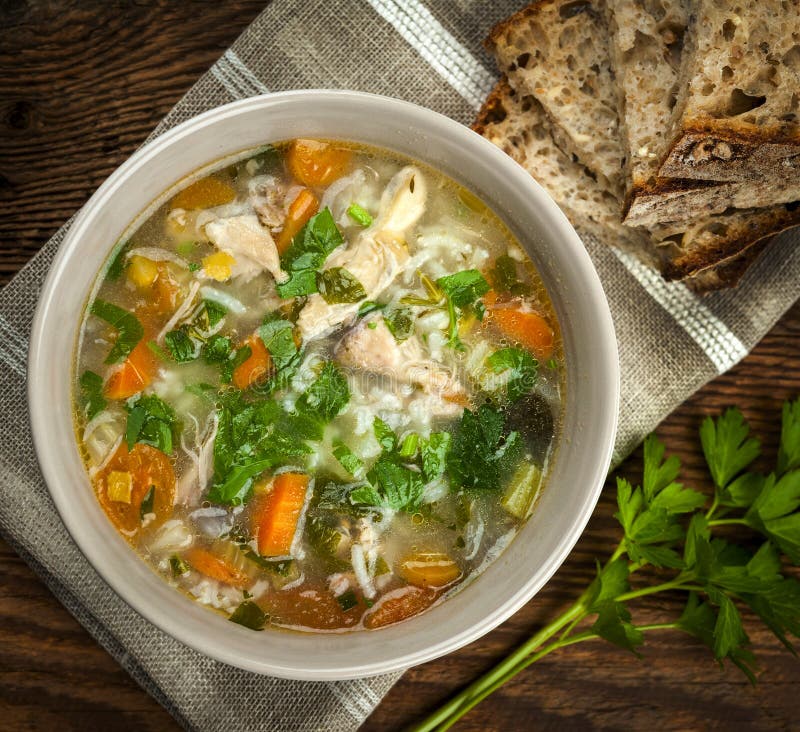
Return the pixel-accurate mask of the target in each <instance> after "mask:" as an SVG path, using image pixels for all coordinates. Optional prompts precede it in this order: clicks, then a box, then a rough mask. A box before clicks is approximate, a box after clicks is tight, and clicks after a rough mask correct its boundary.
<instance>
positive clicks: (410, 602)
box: [364, 585, 436, 629]
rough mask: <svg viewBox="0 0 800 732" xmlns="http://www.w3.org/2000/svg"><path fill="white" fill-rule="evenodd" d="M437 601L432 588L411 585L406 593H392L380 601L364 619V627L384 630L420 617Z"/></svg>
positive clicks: (406, 589)
mask: <svg viewBox="0 0 800 732" xmlns="http://www.w3.org/2000/svg"><path fill="white" fill-rule="evenodd" d="M435 599H436V592H435V591H434V590H432V589H430V588H422V587H414V586H412V585H409V586H407V587H406V588H405V592H402V593H399V592H398V593H397V594H395V593H392V594H391V595H389V596H387V597H386V598H384V599H382V600H380V601H379V602H378V604H377V605H375V608H374V609H373V610H372V611H371V612H370V613H369V614H368V615H367V616H366V617H365V618H364V627H366V628H370V629H373V628H382V627H384V626H385V625H393V624H394V623H399V622H400V621H401V620H405V619H406V618H410V617H413V616H414V615H418V614H419V613H421V612H422V611H423V610H427V609H428V608H429V607H430V606H431V605H433V601H434V600H435Z"/></svg>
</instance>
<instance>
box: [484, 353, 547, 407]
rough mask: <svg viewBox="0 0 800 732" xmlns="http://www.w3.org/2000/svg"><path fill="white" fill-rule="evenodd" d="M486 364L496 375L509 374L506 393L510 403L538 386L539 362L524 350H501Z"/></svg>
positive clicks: (491, 356) (489, 358)
mask: <svg viewBox="0 0 800 732" xmlns="http://www.w3.org/2000/svg"><path fill="white" fill-rule="evenodd" d="M486 363H487V365H488V366H489V368H490V369H491V370H492V371H493V372H494V373H495V374H507V380H506V383H505V392H506V397H507V398H508V400H509V401H512V402H515V401H517V399H519V398H520V397H523V396H525V394H528V393H529V392H530V391H531V389H533V387H534V386H535V385H536V379H537V377H538V374H539V362H538V361H537V360H536V359H535V358H534V357H533V356H531V354H530V353H529V352H528V351H526V350H525V349H523V348H501V349H500V350H499V351H495V352H494V353H493V354H491V355H490V356H489V357H488V358H487V359H486Z"/></svg>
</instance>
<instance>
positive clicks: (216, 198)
mask: <svg viewBox="0 0 800 732" xmlns="http://www.w3.org/2000/svg"><path fill="white" fill-rule="evenodd" d="M234 198H236V191H234V190H233V188H232V187H231V186H229V185H228V184H227V183H223V182H222V181H221V180H218V179H217V178H201V179H200V180H197V181H195V182H194V183H192V184H191V185H189V186H186V188H184V189H183V190H182V191H181V192H180V193H178V194H176V196H175V198H173V199H172V203H171V206H172V208H186V209H196V208H211V207H212V206H222V205H223V204H225V203H230V202H231V201H232V200H233V199H234Z"/></svg>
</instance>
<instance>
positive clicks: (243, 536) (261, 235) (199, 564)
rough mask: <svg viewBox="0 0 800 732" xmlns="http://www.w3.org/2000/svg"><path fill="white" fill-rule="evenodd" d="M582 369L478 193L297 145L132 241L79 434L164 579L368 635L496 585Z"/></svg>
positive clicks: (100, 494)
mask: <svg viewBox="0 0 800 732" xmlns="http://www.w3.org/2000/svg"><path fill="white" fill-rule="evenodd" d="M562 361H563V355H562V350H561V345H560V340H559V333H558V326H557V323H556V320H555V315H554V313H553V310H552V307H551V305H550V302H549V300H548V298H547V294H546V292H545V290H544V287H543V285H542V283H541V281H540V279H539V277H538V275H537V273H536V271H535V269H534V267H533V265H532V263H531V262H530V261H529V259H528V258H527V257H526V256H525V254H524V253H523V251H522V249H521V248H520V246H519V244H518V243H517V242H516V241H515V240H514V238H513V236H512V235H511V234H510V232H509V231H508V230H507V229H506V228H505V226H504V225H503V224H502V223H501V222H500V220H499V219H498V218H497V217H496V216H495V215H494V214H493V213H492V212H491V211H490V210H489V209H488V208H487V207H486V206H485V205H484V204H483V203H482V202H481V201H480V200H478V199H477V198H476V197H475V196H474V195H472V194H471V193H469V192H468V191H466V190H464V189H463V188H461V187H460V186H458V185H457V184H456V183H454V182H453V181H452V180H450V179H449V178H447V177H445V176H444V175H442V174H440V173H438V172H436V171H435V170H432V169H431V168H429V167H427V166H424V165H421V164H419V163H416V162H414V161H411V160H409V159H406V158H404V157H402V156H400V155H398V154H396V153H392V152H388V151H385V150H379V149H375V148H369V147H365V146H360V145H351V144H347V143H341V142H326V141H320V140H293V141H289V142H285V143H280V144H276V145H274V146H273V145H270V146H265V147H263V148H259V149H258V150H254V151H250V152H248V153H245V154H243V155H242V157H241V159H239V160H238V161H237V162H235V163H233V164H229V165H227V166H226V167H222V168H221V169H219V170H216V171H214V172H213V173H212V174H211V175H208V176H206V177H203V178H200V179H199V180H197V181H195V182H193V183H191V184H190V185H188V186H184V187H183V188H182V190H180V191H179V192H178V193H177V194H176V195H174V196H173V197H172V198H171V199H170V200H169V201H168V202H167V203H165V204H164V205H162V206H160V207H159V208H157V209H156V210H155V211H154V212H153V213H152V214H151V215H149V216H148V217H147V219H146V220H145V221H144V223H142V224H141V225H140V226H139V227H138V228H137V229H136V230H135V232H134V233H133V234H132V235H131V236H130V237H129V238H128V239H127V240H126V241H125V242H123V243H121V244H120V245H119V246H118V247H117V248H116V251H115V252H114V254H113V255H112V257H111V258H110V260H109V262H108V264H107V266H106V267H105V268H104V271H103V272H102V273H101V274H100V275H99V277H98V281H97V285H96V287H95V290H94V292H93V295H92V298H91V299H90V302H89V303H88V305H87V308H86V311H85V313H84V316H83V322H82V325H81V330H80V338H79V343H78V348H77V355H76V362H75V417H76V430H77V435H78V439H79V443H80V445H81V448H82V453H83V455H84V460H85V463H86V466H87V470H88V472H89V475H90V477H91V482H92V486H93V489H94V491H95V493H96V495H97V498H98V501H99V502H100V504H101V506H102V507H103V509H104V511H105V512H106V513H107V515H108V517H109V519H110V520H111V521H112V523H113V524H114V525H115V527H116V528H117V529H118V531H119V532H120V533H121V534H122V535H123V536H124V537H125V538H126V540H127V541H129V542H130V544H131V545H132V546H133V548H134V549H135V550H136V551H137V552H138V553H139V555H140V556H141V557H142V559H143V560H144V561H146V562H148V563H149V564H150V565H151V566H152V568H153V569H154V570H155V571H156V572H157V573H158V574H159V575H161V576H162V577H163V578H164V580H165V581H167V582H169V583H170V584H172V585H173V586H175V587H176V588H178V589H180V590H181V591H183V592H185V593H186V594H187V595H189V596H190V597H192V598H194V599H195V600H196V601H198V602H201V603H202V604H204V605H207V606H209V607H210V608H213V609H215V610H216V611H218V612H221V613H224V614H225V615H227V616H228V617H230V619H231V620H233V621H235V622H238V623H240V624H242V625H245V626H247V627H250V628H253V629H257V630H260V629H261V628H264V627H267V626H269V627H282V628H289V629H296V630H304V631H343V630H356V629H374V628H379V627H383V626H385V625H390V624H393V623H396V622H399V621H401V620H404V619H406V618H408V617H411V616H413V615H415V614H417V613H419V612H422V611H424V610H426V609H427V608H428V607H430V606H431V605H433V604H434V603H437V602H439V601H441V600H442V599H443V598H445V597H447V596H448V595H450V594H452V593H453V592H454V591H456V590H457V589H458V588H459V587H460V586H462V585H463V584H464V583H465V582H467V581H469V580H471V579H473V578H474V577H476V576H477V575H478V574H479V573H480V572H481V571H482V570H483V569H485V567H486V566H487V565H488V564H490V563H491V562H492V561H493V560H494V559H496V557H497V556H498V555H499V553H500V552H501V551H502V549H503V548H504V547H505V546H506V545H507V544H508V542H509V541H510V540H511V539H512V538H513V536H514V534H515V532H516V531H517V530H518V529H519V527H520V525H521V524H522V523H523V522H524V521H525V519H526V518H527V516H528V515H529V514H530V512H531V511H532V510H534V507H535V502H536V498H537V496H538V494H539V491H540V490H541V488H542V484H543V482H544V480H545V478H546V474H547V465H548V461H549V460H550V458H551V454H552V451H553V449H554V443H555V438H556V434H557V431H558V418H559V415H560V412H561V400H562V394H561V374H562V372H563V364H562Z"/></svg>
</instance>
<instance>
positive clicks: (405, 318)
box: [383, 307, 414, 342]
mask: <svg viewBox="0 0 800 732" xmlns="http://www.w3.org/2000/svg"><path fill="white" fill-rule="evenodd" d="M383 322H384V323H386V327H387V328H388V329H389V332H390V333H391V334H392V335H393V336H394V337H395V340H397V341H400V342H402V341H404V340H406V339H407V338H409V337H410V336H411V334H412V333H413V332H414V318H413V316H412V315H411V310H409V309H408V308H404V307H399V308H386V310H384V312H383Z"/></svg>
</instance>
